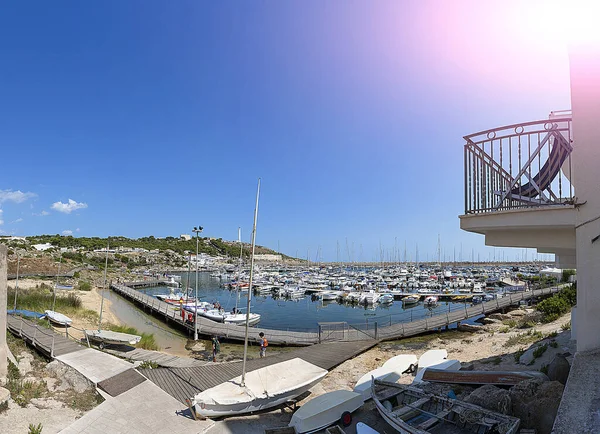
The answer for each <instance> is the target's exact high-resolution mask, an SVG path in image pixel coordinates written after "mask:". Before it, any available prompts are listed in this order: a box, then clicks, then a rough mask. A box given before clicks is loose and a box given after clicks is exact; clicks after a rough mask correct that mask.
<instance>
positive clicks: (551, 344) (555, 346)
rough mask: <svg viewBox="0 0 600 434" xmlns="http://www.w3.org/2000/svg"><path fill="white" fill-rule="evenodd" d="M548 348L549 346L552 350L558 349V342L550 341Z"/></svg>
mask: <svg viewBox="0 0 600 434" xmlns="http://www.w3.org/2000/svg"><path fill="white" fill-rule="evenodd" d="M550 346H551V347H552V348H558V342H556V341H552V342H550Z"/></svg>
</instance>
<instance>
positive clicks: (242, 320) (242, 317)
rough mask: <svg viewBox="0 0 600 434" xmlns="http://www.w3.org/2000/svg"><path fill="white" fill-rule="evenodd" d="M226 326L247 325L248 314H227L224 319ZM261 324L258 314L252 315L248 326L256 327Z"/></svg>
mask: <svg viewBox="0 0 600 434" xmlns="http://www.w3.org/2000/svg"><path fill="white" fill-rule="evenodd" d="M224 322H225V324H236V325H246V314H244V313H237V314H233V313H232V314H226V315H225V319H224ZM259 322H260V315H259V314H257V313H251V314H250V318H249V319H248V325H251V326H252V325H255V324H258V323H259Z"/></svg>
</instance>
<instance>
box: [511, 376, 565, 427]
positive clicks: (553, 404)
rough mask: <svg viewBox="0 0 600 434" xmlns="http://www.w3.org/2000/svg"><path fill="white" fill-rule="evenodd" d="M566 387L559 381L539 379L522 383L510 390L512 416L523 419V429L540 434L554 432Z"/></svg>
mask: <svg viewBox="0 0 600 434" xmlns="http://www.w3.org/2000/svg"><path fill="white" fill-rule="evenodd" d="M563 389H564V386H563V385H562V384H560V383H559V382H558V381H544V380H542V379H539V378H534V379H531V380H526V381H522V382H521V383H519V384H517V385H516V386H513V387H512V388H511V389H510V398H511V400H512V414H513V416H515V417H518V418H519V419H521V428H529V429H535V430H536V432H537V433H538V434H549V433H550V432H551V431H552V425H553V424H554V418H555V417H556V412H557V411H558V406H559V404H560V399H561V397H562V393H563Z"/></svg>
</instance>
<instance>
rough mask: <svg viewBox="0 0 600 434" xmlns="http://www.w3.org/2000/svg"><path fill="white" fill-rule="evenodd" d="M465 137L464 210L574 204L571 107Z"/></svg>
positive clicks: (471, 212) (472, 211) (490, 210)
mask: <svg viewBox="0 0 600 434" xmlns="http://www.w3.org/2000/svg"><path fill="white" fill-rule="evenodd" d="M464 139H465V141H466V143H465V145H464V189H465V214H476V213H487V212H496V211H503V210H509V209H516V208H527V207H542V206H558V205H566V204H572V202H573V198H574V191H573V185H572V184H571V182H570V179H571V169H572V163H571V150H572V144H573V135H572V131H571V115H570V112H568V113H559V112H555V113H553V114H551V115H550V119H548V120H540V121H534V122H525V123H521V124H514V125H507V126H504V127H499V128H493V129H491V130H485V131H480V132H478V133H474V134H471V135H468V136H465V137H464Z"/></svg>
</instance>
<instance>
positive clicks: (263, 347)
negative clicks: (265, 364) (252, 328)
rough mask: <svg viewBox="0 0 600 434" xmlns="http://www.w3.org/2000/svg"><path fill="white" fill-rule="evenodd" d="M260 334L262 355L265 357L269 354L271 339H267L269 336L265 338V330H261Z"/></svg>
mask: <svg viewBox="0 0 600 434" xmlns="http://www.w3.org/2000/svg"><path fill="white" fill-rule="evenodd" d="M258 336H259V337H260V357H261V358H263V357H265V356H266V355H267V347H268V346H269V341H267V338H265V334H264V333H263V332H260V333H259V334H258Z"/></svg>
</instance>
